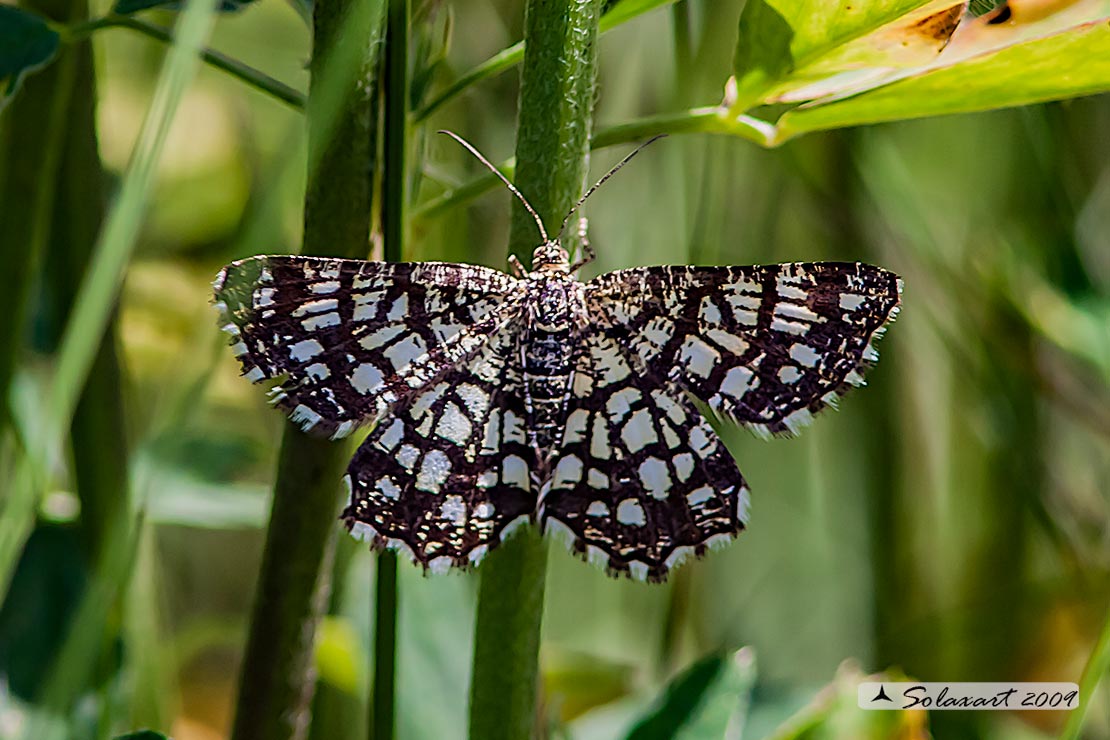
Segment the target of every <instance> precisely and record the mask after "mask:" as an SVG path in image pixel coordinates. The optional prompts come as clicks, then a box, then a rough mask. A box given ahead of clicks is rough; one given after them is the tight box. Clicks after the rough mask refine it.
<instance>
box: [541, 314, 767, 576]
mask: <svg viewBox="0 0 1110 740" xmlns="http://www.w3.org/2000/svg"><path fill="white" fill-rule="evenodd" d="M619 333H620V332H619V331H614V330H613V327H611V326H610V327H606V326H591V327H587V328H585V330H584V333H583V336H582V337H581V345H580V350H579V353H578V356H577V359H576V362H575V366H574V382H573V387H572V395H571V398H570V401H569V404H568V412H569V413H568V416H567V422H566V431H565V433H564V437H563V440H562V445H561V447H560V448H559V449H558V451H557V452H556V455H557V458H558V462H557V463H556V465H555V468H554V471H553V473H552V476H551V479H550V480H549V481H548V483H547V484H546V485H545V487H544V490H543V493H542V495H541V500H540V507H539V515H540V521H541V523H542V525H543V527H544V529H545V530H550V531H553V532H554V533H556V534H561V535H563V536H564V537H565V538H566V539H568V540H569V544H570V546H571V549H572V550H573V551H574V552H575V553H577V554H579V555H580V556H582V557H585V558H586V559H588V560H589V561H591V562H594V563H597V564H599V565H604V566H607V568H608V570H609V571H610V572H611V573H614V574H623V575H628V576H631V577H633V578H637V579H639V580H645V579H647V580H652V581H660V580H663V579H664V578H666V575H667V572H668V571H669V570H670V569H671V568H673V567H674V566H676V565H677V564H678V563H679V562H681V561H682V560H684V559H685V558H686V557H687V556H690V555H701V554H702V553H703V552H705V551H706V549H708V548H710V547H713V546H715V545H718V544H724V543H726V542H728V541H729V540H730V539H731V538H732V537H734V536H735V535H736V534H737V533H738V532H739V531H740V530H741V529H743V527H744V522H745V521H746V519H747V512H748V491H747V487H746V485H745V484H744V479H743V477H742V476H741V475H740V471H739V470H738V469H737V467H736V463H735V462H734V461H733V459H732V457H731V456H730V455H729V453H728V451H727V450H726V449H725V447H724V445H723V444H722V443H721V441H720V440H719V439H718V438H717V435H716V433H715V432H714V431H713V429H712V427H710V426H709V424H708V423H707V422H706V420H705V419H704V418H703V417H702V415H701V414H700V413H699V412H698V410H697V408H696V407H695V406H694V404H693V402H692V401H691V399H690V398H689V396H688V395H687V394H686V392H685V391H683V390H682V388H681V387H680V386H679V385H678V384H677V383H675V382H674V381H673V380H670V379H668V378H667V377H666V376H665V375H660V374H659V373H656V372H654V371H653V370H651V369H650V368H647V367H644V366H642V365H640V363H639V362H638V358H636V357H635V356H633V355H628V354H627V353H626V352H625V350H623V349H622V348H621V347H620V346H619V344H618V340H616V339H615V338H614V336H613V335H614V334H619Z"/></svg>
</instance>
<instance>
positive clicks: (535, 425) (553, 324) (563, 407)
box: [521, 278, 585, 480]
mask: <svg viewBox="0 0 1110 740" xmlns="http://www.w3.org/2000/svg"><path fill="white" fill-rule="evenodd" d="M533 291H534V292H533V295H534V300H533V301H532V302H531V305H532V308H531V310H530V313H529V321H528V328H527V330H526V334H525V337H524V344H523V357H522V358H521V361H522V364H523V368H524V401H525V406H526V408H527V410H528V416H529V418H528V434H529V442H531V444H532V446H533V447H534V448H535V450H536V454H537V459H538V461H539V470H537V471H535V474H536V477H537V478H538V479H539V480H543V479H544V478H546V476H547V473H548V465H547V463H548V462H549V459H550V456H551V452H552V451H553V449H554V448H555V446H556V445H557V444H558V443H559V442H560V440H561V438H562V432H563V428H564V427H565V425H566V415H567V399H568V398H569V396H570V383H571V374H572V373H571V369H572V366H573V363H574V346H575V343H576V340H577V334H576V327H577V320H576V319H577V318H578V317H580V316H581V315H582V314H583V312H584V308H585V304H584V301H583V298H582V289H581V283H579V282H577V281H576V280H573V279H570V278H554V279H543V278H541V279H539V280H537V281H536V283H535V284H534V286H533Z"/></svg>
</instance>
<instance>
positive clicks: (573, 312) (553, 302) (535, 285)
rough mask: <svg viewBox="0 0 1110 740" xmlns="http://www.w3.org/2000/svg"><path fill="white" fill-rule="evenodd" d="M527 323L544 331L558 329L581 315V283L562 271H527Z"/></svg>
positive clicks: (584, 311) (584, 306)
mask: <svg viewBox="0 0 1110 740" xmlns="http://www.w3.org/2000/svg"><path fill="white" fill-rule="evenodd" d="M527 306H528V323H529V324H530V325H531V326H532V327H534V328H536V329H539V330H541V331H544V332H556V333H557V332H562V331H566V330H568V329H570V328H572V327H573V326H574V325H575V324H577V323H579V322H580V321H581V320H583V319H584V318H585V313H586V299H585V293H584V290H583V285H582V283H580V282H579V281H578V280H575V279H574V277H573V276H571V275H570V274H569V273H566V272H549V271H543V270H533V271H532V272H530V273H529V274H528V301H527Z"/></svg>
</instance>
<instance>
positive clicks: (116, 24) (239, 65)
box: [63, 15, 305, 110]
mask: <svg viewBox="0 0 1110 740" xmlns="http://www.w3.org/2000/svg"><path fill="white" fill-rule="evenodd" d="M106 28H127V29H130V30H132V31H137V32H139V33H141V34H143V35H144V36H148V37H150V38H152V39H155V40H156V41H162V42H164V43H167V44H168V43H170V42H171V41H172V40H173V35H172V34H171V33H170V30H169V29H168V28H163V27H161V26H158V25H156V24H154V23H148V22H147V21H144V20H142V19H141V18H132V17H131V16H126V15H107V16H104V17H103V18H97V19H95V20H92V21H88V22H86V23H81V24H78V25H74V26H71V27H70V28H69V29H67V30H66V31H65V32H64V34H63V38H64V39H65V40H66V41H68V42H75V41H79V40H81V39H84V38H86V37H87V36H89V35H90V34H92V33H93V32H95V31H100V30H102V29H106ZM200 58H201V60H202V61H203V62H204V63H205V64H208V65H209V66H212V67H215V68H216V69H219V70H222V71H224V72H227V73H228V74H229V75H231V76H232V77H235V78H237V79H238V80H240V81H242V82H245V83H246V84H247V85H249V86H251V87H253V88H254V89H256V90H259V91H261V92H264V93H266V94H267V95H269V96H271V97H273V98H276V99H278V100H280V101H281V102H283V103H285V104H286V105H288V106H290V107H291V108H295V109H297V110H303V109H304V106H305V96H304V93H302V92H301V91H300V90H296V89H294V88H292V87H290V86H289V85H286V84H285V83H284V82H282V81H281V80H277V79H274V78H273V77H271V76H270V75H268V74H266V73H265V72H262V71H260V70H257V69H255V68H254V67H251V66H250V65H247V64H244V63H243V62H241V61H239V60H238V59H234V58H232V57H229V56H227V55H226V54H223V53H221V52H218V51H216V50H214V49H209V48H207V47H205V48H204V49H202V50H201V52H200Z"/></svg>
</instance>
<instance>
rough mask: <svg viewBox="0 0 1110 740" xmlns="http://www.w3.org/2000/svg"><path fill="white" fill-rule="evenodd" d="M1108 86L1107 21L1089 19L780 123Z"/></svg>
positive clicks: (995, 103)
mask: <svg viewBox="0 0 1110 740" xmlns="http://www.w3.org/2000/svg"><path fill="white" fill-rule="evenodd" d="M1105 90H1110V24H1108V23H1107V21H1106V19H1099V20H1097V21H1092V22H1089V23H1086V24H1084V25H1082V26H1080V27H1079V28H1076V29H1074V30H1068V31H1065V32H1062V33H1059V34H1056V35H1054V36H1049V37H1047V38H1040V39H1036V40H1033V41H1029V42H1027V43H1022V44H1018V45H1015V46H1009V47H1006V48H1002V49H1001V50H999V51H996V52H994V53H988V54H986V55H983V56H980V57H977V58H972V59H970V60H968V61H965V62H962V63H959V64H956V65H954V66H950V67H941V68H934V69H926V70H922V71H920V72H919V73H916V74H913V75H910V76H908V77H906V78H904V79H901V80H899V81H897V82H893V83H891V84H888V85H884V86H882V87H880V88H878V89H876V90H872V91H869V92H866V93H863V94H860V95H856V96H855V97H851V98H848V99H846V100H840V101H834V102H830V103H828V104H825V105H816V106H801V107H798V108H795V109H794V110H792V111H789V112H787V113H786V114H784V115H783V116H782V117H781V118H780V119H779V122H778V135H777V138H778V139H779V140H780V141H782V140H785V139H788V138H790V137H792V136H796V135H798V134H800V133H804V132H806V131H815V130H821V129H830V128H839V127H843V126H854V125H858V124H865V123H877V122H880V121H891V120H896V119H905V118H917V117H922V116H936V115H945V114H950V113H967V112H972V111H981V110H988V109H992V108H1003V107H1008V106H1016V105H1028V104H1030V103H1037V102H1043V101H1047V100H1059V99H1062V98H1070V97H1075V96H1079V95H1090V94H1093V93H1098V92H1103V91H1105Z"/></svg>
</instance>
